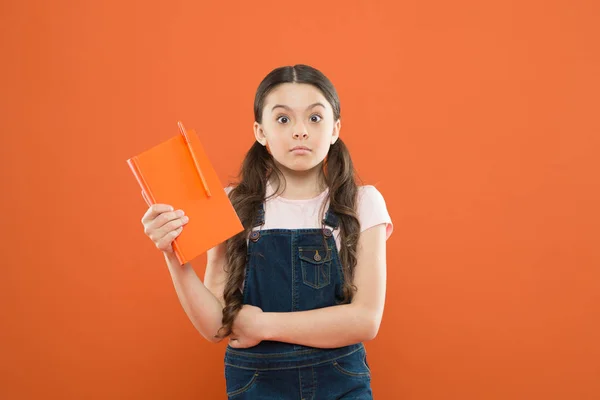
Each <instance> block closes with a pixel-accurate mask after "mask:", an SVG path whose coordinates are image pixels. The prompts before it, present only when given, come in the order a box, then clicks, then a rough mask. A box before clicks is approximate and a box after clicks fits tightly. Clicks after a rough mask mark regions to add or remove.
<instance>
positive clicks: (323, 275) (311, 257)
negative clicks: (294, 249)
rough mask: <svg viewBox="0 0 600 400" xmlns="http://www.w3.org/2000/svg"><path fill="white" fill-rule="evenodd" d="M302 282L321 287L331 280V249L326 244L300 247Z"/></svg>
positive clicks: (316, 287) (317, 287)
mask: <svg viewBox="0 0 600 400" xmlns="http://www.w3.org/2000/svg"><path fill="white" fill-rule="evenodd" d="M298 252H299V256H300V266H301V268H302V282H304V284H306V285H308V286H310V287H312V288H315V289H321V288H323V287H325V286H327V285H329V283H330V282H331V250H330V249H327V248H326V247H325V246H302V247H299V248H298Z"/></svg>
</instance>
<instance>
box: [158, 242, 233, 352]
mask: <svg viewBox="0 0 600 400" xmlns="http://www.w3.org/2000/svg"><path fill="white" fill-rule="evenodd" d="M164 256H165V260H166V262H167V265H168V267H169V272H170V273H171V278H172V279H173V285H174V286H175V291H176V292H177V296H178V297H179V302H180V303H181V306H182V307H183V310H184V311H185V313H186V314H187V316H188V317H189V319H190V321H191V322H192V324H193V325H194V327H195V328H196V329H197V330H198V332H200V334H201V335H202V336H204V338H205V339H206V340H208V341H211V342H218V341H220V339H216V338H215V337H214V336H215V335H216V334H217V331H218V330H219V328H220V327H221V321H222V318H223V307H222V305H221V303H220V302H219V301H218V300H217V298H216V297H215V296H214V295H213V294H212V293H211V292H210V290H208V289H207V288H206V286H204V284H203V283H202V281H201V280H200V278H198V275H196V272H195V271H194V269H193V268H192V267H191V265H190V264H189V263H187V264H184V265H182V266H180V265H179V261H178V260H177V257H176V256H175V254H173V253H168V254H167V253H165V254H164Z"/></svg>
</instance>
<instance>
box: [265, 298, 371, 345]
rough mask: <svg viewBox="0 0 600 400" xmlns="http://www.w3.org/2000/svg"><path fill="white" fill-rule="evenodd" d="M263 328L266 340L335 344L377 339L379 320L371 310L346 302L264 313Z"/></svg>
mask: <svg viewBox="0 0 600 400" xmlns="http://www.w3.org/2000/svg"><path fill="white" fill-rule="evenodd" d="M263 329H264V333H265V340H275V341H280V342H286V343H295V344H301V345H304V346H311V347H319V348H334V347H342V346H347V345H350V344H354V343H359V342H363V341H367V340H371V339H373V338H374V337H375V335H376V334H377V329H378V323H377V322H376V321H375V318H373V316H372V313H370V312H369V311H368V310H366V309H364V308H359V307H357V306H355V305H353V304H343V305H338V306H332V307H325V308H319V309H316V310H310V311H296V312H287V313H264V326H263Z"/></svg>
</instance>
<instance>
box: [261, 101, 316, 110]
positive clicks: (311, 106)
mask: <svg viewBox="0 0 600 400" xmlns="http://www.w3.org/2000/svg"><path fill="white" fill-rule="evenodd" d="M316 106H321V107H323V108H327V107H325V106H324V105H323V103H314V104H311V105H310V106H308V107H306V109H307V110H310V109H311V108H313V107H316ZM277 107H281V108H285V109H286V110H290V111H291V110H292V109H291V108H290V107H288V106H286V105H285V104H275V105H274V106H273V108H272V109H271V111H273V110H274V109H276V108H277Z"/></svg>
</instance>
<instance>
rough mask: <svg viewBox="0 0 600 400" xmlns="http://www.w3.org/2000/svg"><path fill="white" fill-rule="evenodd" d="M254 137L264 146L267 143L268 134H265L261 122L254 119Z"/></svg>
mask: <svg viewBox="0 0 600 400" xmlns="http://www.w3.org/2000/svg"><path fill="white" fill-rule="evenodd" d="M254 137H255V138H256V141H257V142H258V143H260V144H262V145H263V146H266V145H267V136H266V135H265V131H264V130H263V128H262V126H261V124H259V123H258V122H256V121H254Z"/></svg>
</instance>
